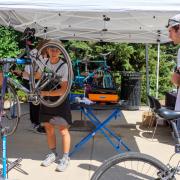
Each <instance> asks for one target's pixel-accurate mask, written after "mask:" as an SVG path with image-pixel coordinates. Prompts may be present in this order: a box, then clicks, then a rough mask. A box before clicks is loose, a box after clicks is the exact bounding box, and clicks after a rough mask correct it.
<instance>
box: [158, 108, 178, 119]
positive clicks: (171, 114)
mask: <svg viewBox="0 0 180 180" xmlns="http://www.w3.org/2000/svg"><path fill="white" fill-rule="evenodd" d="M156 113H157V114H158V115H159V116H160V117H162V118H164V119H166V120H172V119H178V118H180V112H179V111H178V112H177V111H173V110H170V109H165V108H160V109H158V110H157V111H156Z"/></svg>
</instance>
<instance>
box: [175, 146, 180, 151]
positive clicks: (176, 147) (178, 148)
mask: <svg viewBox="0 0 180 180" xmlns="http://www.w3.org/2000/svg"><path fill="white" fill-rule="evenodd" d="M175 152H176V153H180V144H176V145H175Z"/></svg>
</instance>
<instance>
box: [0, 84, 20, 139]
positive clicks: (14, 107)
mask: <svg viewBox="0 0 180 180" xmlns="http://www.w3.org/2000/svg"><path fill="white" fill-rule="evenodd" d="M1 88H2V87H0V91H1ZM0 97H2V96H1V95H0ZM1 101H2V102H3V103H2V106H3V107H2V108H3V109H2V115H1V122H0V124H1V127H2V128H5V127H7V130H6V131H5V135H6V136H8V135H12V134H13V133H14V132H15V131H16V129H17V126H18V123H19V120H20V104H19V100H18V97H17V94H16V91H15V89H14V88H13V87H12V85H10V84H9V83H7V87H6V91H5V95H4V96H3V98H2V99H1Z"/></svg>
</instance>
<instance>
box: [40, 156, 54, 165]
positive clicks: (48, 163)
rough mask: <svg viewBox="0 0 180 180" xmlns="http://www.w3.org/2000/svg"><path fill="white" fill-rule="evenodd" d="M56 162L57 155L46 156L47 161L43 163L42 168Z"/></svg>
mask: <svg viewBox="0 0 180 180" xmlns="http://www.w3.org/2000/svg"><path fill="white" fill-rule="evenodd" d="M55 160H56V155H55V154H54V153H50V154H48V155H47V156H46V159H45V160H44V161H43V162H42V163H41V166H44V167H47V166H49V165H51V164H52V163H53V162H55Z"/></svg>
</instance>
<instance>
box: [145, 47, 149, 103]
mask: <svg viewBox="0 0 180 180" xmlns="http://www.w3.org/2000/svg"><path fill="white" fill-rule="evenodd" d="M145 47H146V49H145V57H146V94H150V88H149V49H148V44H146V46H145ZM146 103H147V104H148V98H147V96H146Z"/></svg>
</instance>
